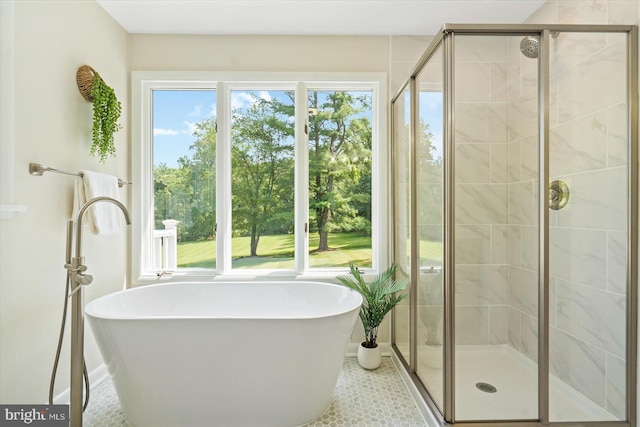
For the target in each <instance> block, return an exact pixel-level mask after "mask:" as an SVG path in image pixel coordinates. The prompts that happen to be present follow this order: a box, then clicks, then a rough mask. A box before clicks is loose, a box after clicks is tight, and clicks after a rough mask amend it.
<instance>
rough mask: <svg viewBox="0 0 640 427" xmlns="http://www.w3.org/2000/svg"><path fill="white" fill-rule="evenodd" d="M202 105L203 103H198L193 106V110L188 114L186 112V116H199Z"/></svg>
mask: <svg viewBox="0 0 640 427" xmlns="http://www.w3.org/2000/svg"><path fill="white" fill-rule="evenodd" d="M203 107H204V105H202V104H198V105H196V106H195V107H193V110H191V112H190V113H189V114H187V115H188V116H195V117H199V116H201V115H202V108H203Z"/></svg>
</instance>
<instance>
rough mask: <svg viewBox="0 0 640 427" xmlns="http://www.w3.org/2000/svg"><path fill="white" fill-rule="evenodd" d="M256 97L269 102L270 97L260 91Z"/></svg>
mask: <svg viewBox="0 0 640 427" xmlns="http://www.w3.org/2000/svg"><path fill="white" fill-rule="evenodd" d="M258 96H259V97H260V99H264V100H265V101H271V95H270V94H269V92H267V91H266V90H261V91H260V93H259V94H258Z"/></svg>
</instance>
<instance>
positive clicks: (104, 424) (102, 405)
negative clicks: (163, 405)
mask: <svg viewBox="0 0 640 427" xmlns="http://www.w3.org/2000/svg"><path fill="white" fill-rule="evenodd" d="M84 425H85V426H86V427H116V426H124V427H130V426H131V425H130V424H129V423H128V422H127V420H126V419H125V418H124V414H123V412H122V408H121V407H120V402H119V401H118V397H117V395H116V392H115V390H114V388H113V385H112V383H111V381H110V380H106V381H104V382H102V383H101V384H99V385H98V386H97V387H96V388H95V389H94V390H93V391H92V395H91V401H90V402H89V407H88V408H87V410H86V412H85V414H84ZM342 426H345V427H346V426H360V427H383V426H384V427H387V426H388V427H423V426H427V423H426V422H425V421H424V419H423V418H422V416H421V414H420V412H419V411H418V409H417V408H416V405H415V403H414V401H413V399H412V398H411V396H410V395H409V392H408V391H407V388H406V386H405V384H404V383H403V382H402V379H401V378H400V375H399V374H398V371H397V370H396V368H395V366H394V365H393V362H392V361H391V358H389V357H383V358H382V366H381V367H380V368H378V369H376V370H375V371H367V370H365V369H362V368H361V367H360V365H358V362H357V360H356V359H355V358H354V357H347V358H345V361H344V365H343V367H342V372H341V373H340V377H339V378H338V383H337V385H336V388H335V390H334V393H333V403H332V404H331V406H330V407H329V409H328V410H327V412H325V414H324V415H323V416H322V417H320V418H318V419H317V420H315V421H314V422H312V423H309V424H306V425H305V426H304V427H342ZM177 427H188V426H177Z"/></svg>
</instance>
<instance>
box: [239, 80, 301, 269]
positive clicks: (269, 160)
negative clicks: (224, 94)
mask: <svg viewBox="0 0 640 427" xmlns="http://www.w3.org/2000/svg"><path fill="white" fill-rule="evenodd" d="M294 100H295V94H294V92H292V91H278V90H271V91H266V90H259V91H258V90H253V91H250V90H236V91H231V108H232V119H231V193H232V198H231V205H232V207H231V209H232V212H231V214H232V240H231V253H232V261H231V266H232V268H243V269H289V270H293V269H294V267H295V263H294V202H295V200H294V172H295V168H294V166H295V159H294V156H295V150H294V148H295V140H294V129H295V114H294V111H295V108H294Z"/></svg>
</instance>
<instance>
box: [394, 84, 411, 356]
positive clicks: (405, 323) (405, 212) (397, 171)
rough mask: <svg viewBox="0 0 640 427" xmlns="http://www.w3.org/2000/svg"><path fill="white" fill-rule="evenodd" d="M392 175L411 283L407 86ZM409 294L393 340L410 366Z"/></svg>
mask: <svg viewBox="0 0 640 427" xmlns="http://www.w3.org/2000/svg"><path fill="white" fill-rule="evenodd" d="M393 175H394V183H393V185H394V187H393V192H394V203H393V223H394V239H395V240H394V262H395V263H396V265H397V266H398V268H397V270H396V275H397V278H405V279H409V283H410V284H411V93H410V91H409V89H408V87H407V88H406V89H405V90H404V91H402V92H401V94H400V95H399V96H398V98H397V99H396V100H395V102H394V103H393ZM405 292H406V293H407V294H408V295H409V296H408V297H407V298H405V299H403V300H402V301H400V303H399V304H398V305H397V306H396V307H395V309H394V311H393V329H394V343H395V345H396V347H397V349H398V351H399V352H400V354H401V355H402V357H403V358H404V361H405V363H406V364H407V365H409V363H410V352H411V350H410V336H411V333H410V332H411V328H410V318H411V316H410V309H411V290H410V288H407V290H406V291H405Z"/></svg>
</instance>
